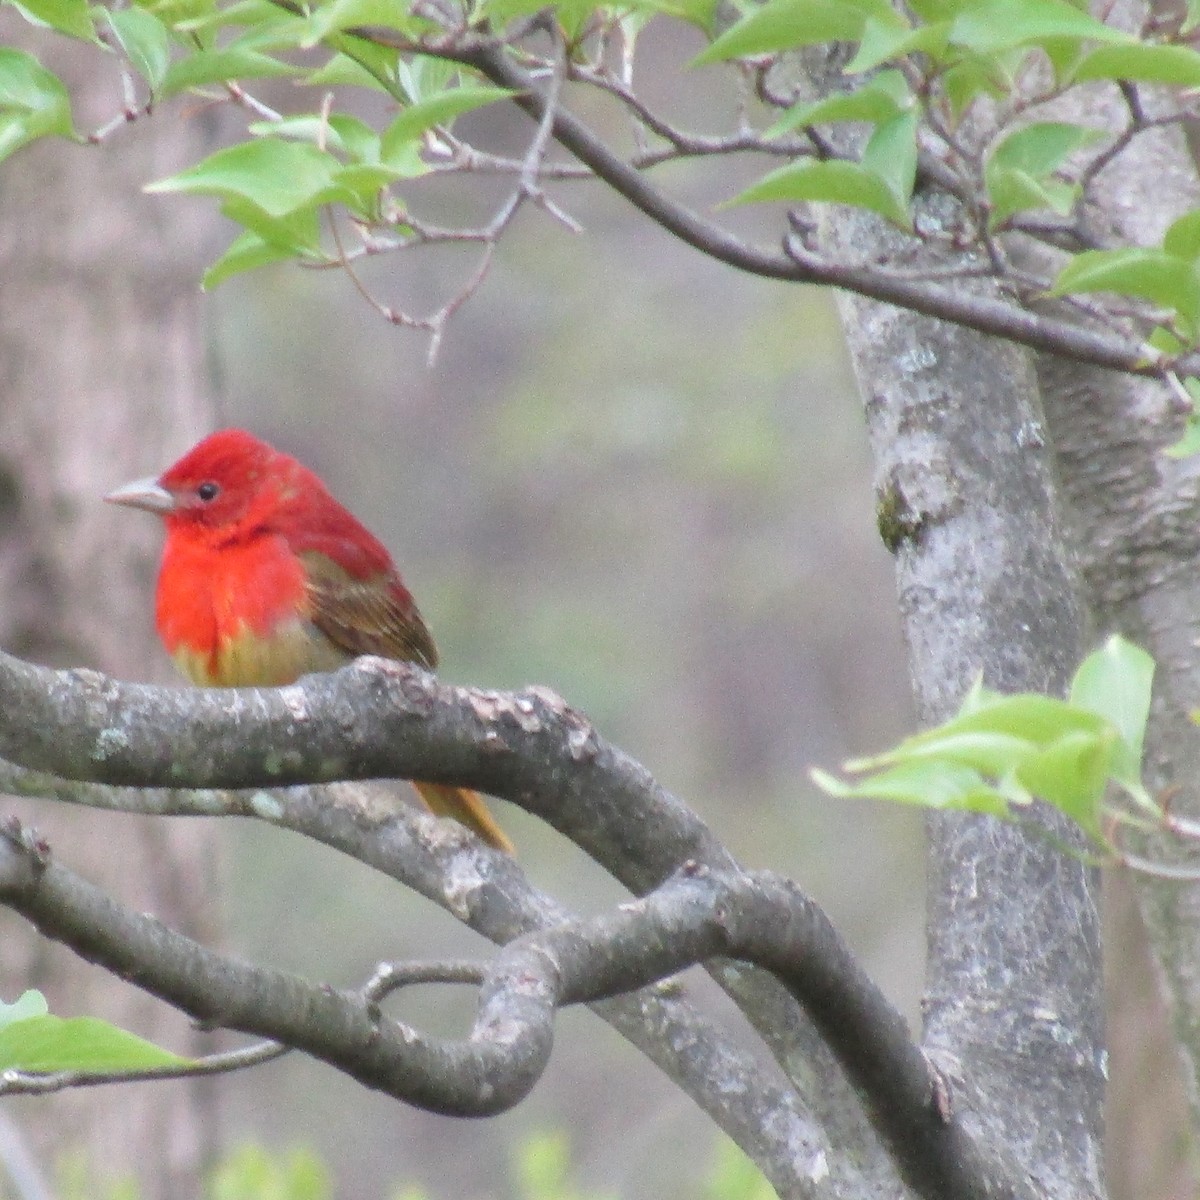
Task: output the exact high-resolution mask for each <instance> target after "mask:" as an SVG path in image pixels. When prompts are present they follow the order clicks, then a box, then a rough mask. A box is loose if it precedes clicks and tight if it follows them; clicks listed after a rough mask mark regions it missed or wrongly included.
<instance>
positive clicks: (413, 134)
mask: <svg viewBox="0 0 1200 1200" xmlns="http://www.w3.org/2000/svg"><path fill="white" fill-rule="evenodd" d="M515 94H516V93H515V92H512V91H509V90H508V89H507V88H496V87H457V88H453V89H451V90H450V91H447V92H442V93H441V94H440V95H436V96H430V97H429V98H428V99H424V100H420V101H418V102H417V103H416V104H413V105H410V106H409V107H408V108H406V109H405V110H404V111H403V112H402V113H401V114H400V115H399V116H398V117H397V118H396V119H395V120H394V121H393V122H392V123H391V124H390V125H389V126H388V127H387V129H385V130H384V131H383V134H382V136H381V138H380V157H381V158H382V160H383V161H384V162H385V163H390V162H391V161H392V160H393V158H395V157H396V156H397V155H398V154H399V153H400V152H401V151H402V150H403V148H404V147H405V145H406V144H407V143H410V142H413V141H415V140H416V139H417V138H419V137H420V136H421V135H422V134H423V133H425V132H426V131H427V130H429V129H432V128H434V126H436V125H449V124H450V123H451V122H452V121H453V120H454V119H455V117H460V116H462V115H463V113H467V112H470V111H471V110H472V109H476V108H482V107H483V106H484V105H485V104H495V103H496V102H497V101H498V100H509V99H511V98H512V97H513V96H514V95H515Z"/></svg>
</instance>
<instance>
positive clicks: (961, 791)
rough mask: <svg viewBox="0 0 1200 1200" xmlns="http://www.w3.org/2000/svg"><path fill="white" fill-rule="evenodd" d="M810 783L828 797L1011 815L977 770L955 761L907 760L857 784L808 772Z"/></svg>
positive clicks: (1001, 799)
mask: <svg viewBox="0 0 1200 1200" xmlns="http://www.w3.org/2000/svg"><path fill="white" fill-rule="evenodd" d="M809 774H810V775H811V777H812V780H813V782H814V783H815V784H816V785H817V786H818V787H819V788H821V789H822V790H823V791H825V792H828V793H829V795H831V796H837V797H839V798H847V799H860V800H891V801H893V802H894V803H898V804H915V805H918V806H920V807H922V808H932V809H938V810H942V809H958V810H962V811H966V812H977V813H990V814H991V815H992V816H996V817H1010V816H1011V815H1012V814H1011V811H1010V805H1009V801H1008V800H1007V799H1006V798H1005V797H1004V796H1003V795H1001V793H1000V791H999V790H998V789H997V788H995V787H992V786H990V785H989V784H988V783H987V782H986V781H985V780H984V778H983V776H982V775H980V773H979V772H978V771H974V770H972V769H971V768H970V767H964V766H961V765H959V764H957V763H949V762H939V761H936V760H929V761H920V762H906V763H901V764H900V765H899V766H895V767H891V768H889V769H887V770H885V771H880V772H878V773H877V774H874V775H871V776H869V777H868V778H866V779H863V780H862V781H861V782H859V783H846V782H845V781H843V780H841V779H838V778H837V777H836V776H833V775H830V774H828V773H827V772H825V771H821V770H815V769H814V770H812V771H810V772H809Z"/></svg>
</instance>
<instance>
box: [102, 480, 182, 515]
mask: <svg viewBox="0 0 1200 1200" xmlns="http://www.w3.org/2000/svg"><path fill="white" fill-rule="evenodd" d="M104 499H105V500H107V501H108V503H109V504H124V505H126V506H127V507H128V508H144V509H145V510H146V511H147V512H152V513H169V512H174V511H175V508H176V506H177V505H176V500H175V497H174V496H172V495H171V493H170V492H168V491H167V489H166V488H165V487H163V486H162V485H161V484H160V483H159V482H158V480H157V479H135V480H134V481H133V483H127V484H125V486H124V487H119V488H117V490H116V491H114V492H109V493H108V495H107V496H105V497H104Z"/></svg>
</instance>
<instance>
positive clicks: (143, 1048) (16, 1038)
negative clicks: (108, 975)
mask: <svg viewBox="0 0 1200 1200" xmlns="http://www.w3.org/2000/svg"><path fill="white" fill-rule="evenodd" d="M191 1061H192V1060H191V1059H187V1058H181V1057H180V1056H179V1055H178V1054H172V1053H171V1052H170V1051H169V1050H164V1049H162V1047H160V1046H155V1045H154V1044H153V1043H151V1042H147V1041H145V1040H144V1039H142V1038H140V1037H137V1036H135V1035H134V1034H132V1033H127V1032H126V1031H125V1030H124V1029H118V1028H117V1027H116V1026H115V1025H109V1024H108V1022H106V1021H101V1020H98V1019H97V1018H95V1017H71V1018H69V1019H65V1020H64V1019H62V1018H60V1017H52V1016H49V1015H43V1016H37V1017H29V1018H27V1019H25V1020H23V1021H14V1022H12V1023H11V1024H8V1025H5V1026H4V1027H3V1028H2V1029H0V1071H7V1070H13V1071H29V1072H37V1073H47V1072H53V1071H84V1072H109V1071H141V1070H146V1069H147V1068H151V1067H185V1066H187V1065H188V1064H189V1063H190V1062H191Z"/></svg>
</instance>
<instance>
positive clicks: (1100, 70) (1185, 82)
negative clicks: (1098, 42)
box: [1071, 42, 1200, 88]
mask: <svg viewBox="0 0 1200 1200" xmlns="http://www.w3.org/2000/svg"><path fill="white" fill-rule="evenodd" d="M1071 78H1072V80H1073V81H1074V82H1076V83H1084V82H1086V81H1087V80H1091V79H1128V80H1131V81H1133V82H1135V83H1162V84H1167V85H1169V86H1173V87H1188V88H1193V87H1200V54H1197V53H1196V51H1195V50H1193V49H1191V47H1190V46H1152V45H1145V44H1143V43H1140V42H1132V43H1130V44H1129V45H1124V46H1101V47H1099V48H1098V49H1096V50H1093V51H1092V52H1091V53H1090V54H1087V55H1085V56H1084V58H1083V59H1082V60H1081V61H1080V62H1079V64H1078V65H1077V66H1076V67H1075V69H1074V71H1073V72H1071Z"/></svg>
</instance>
